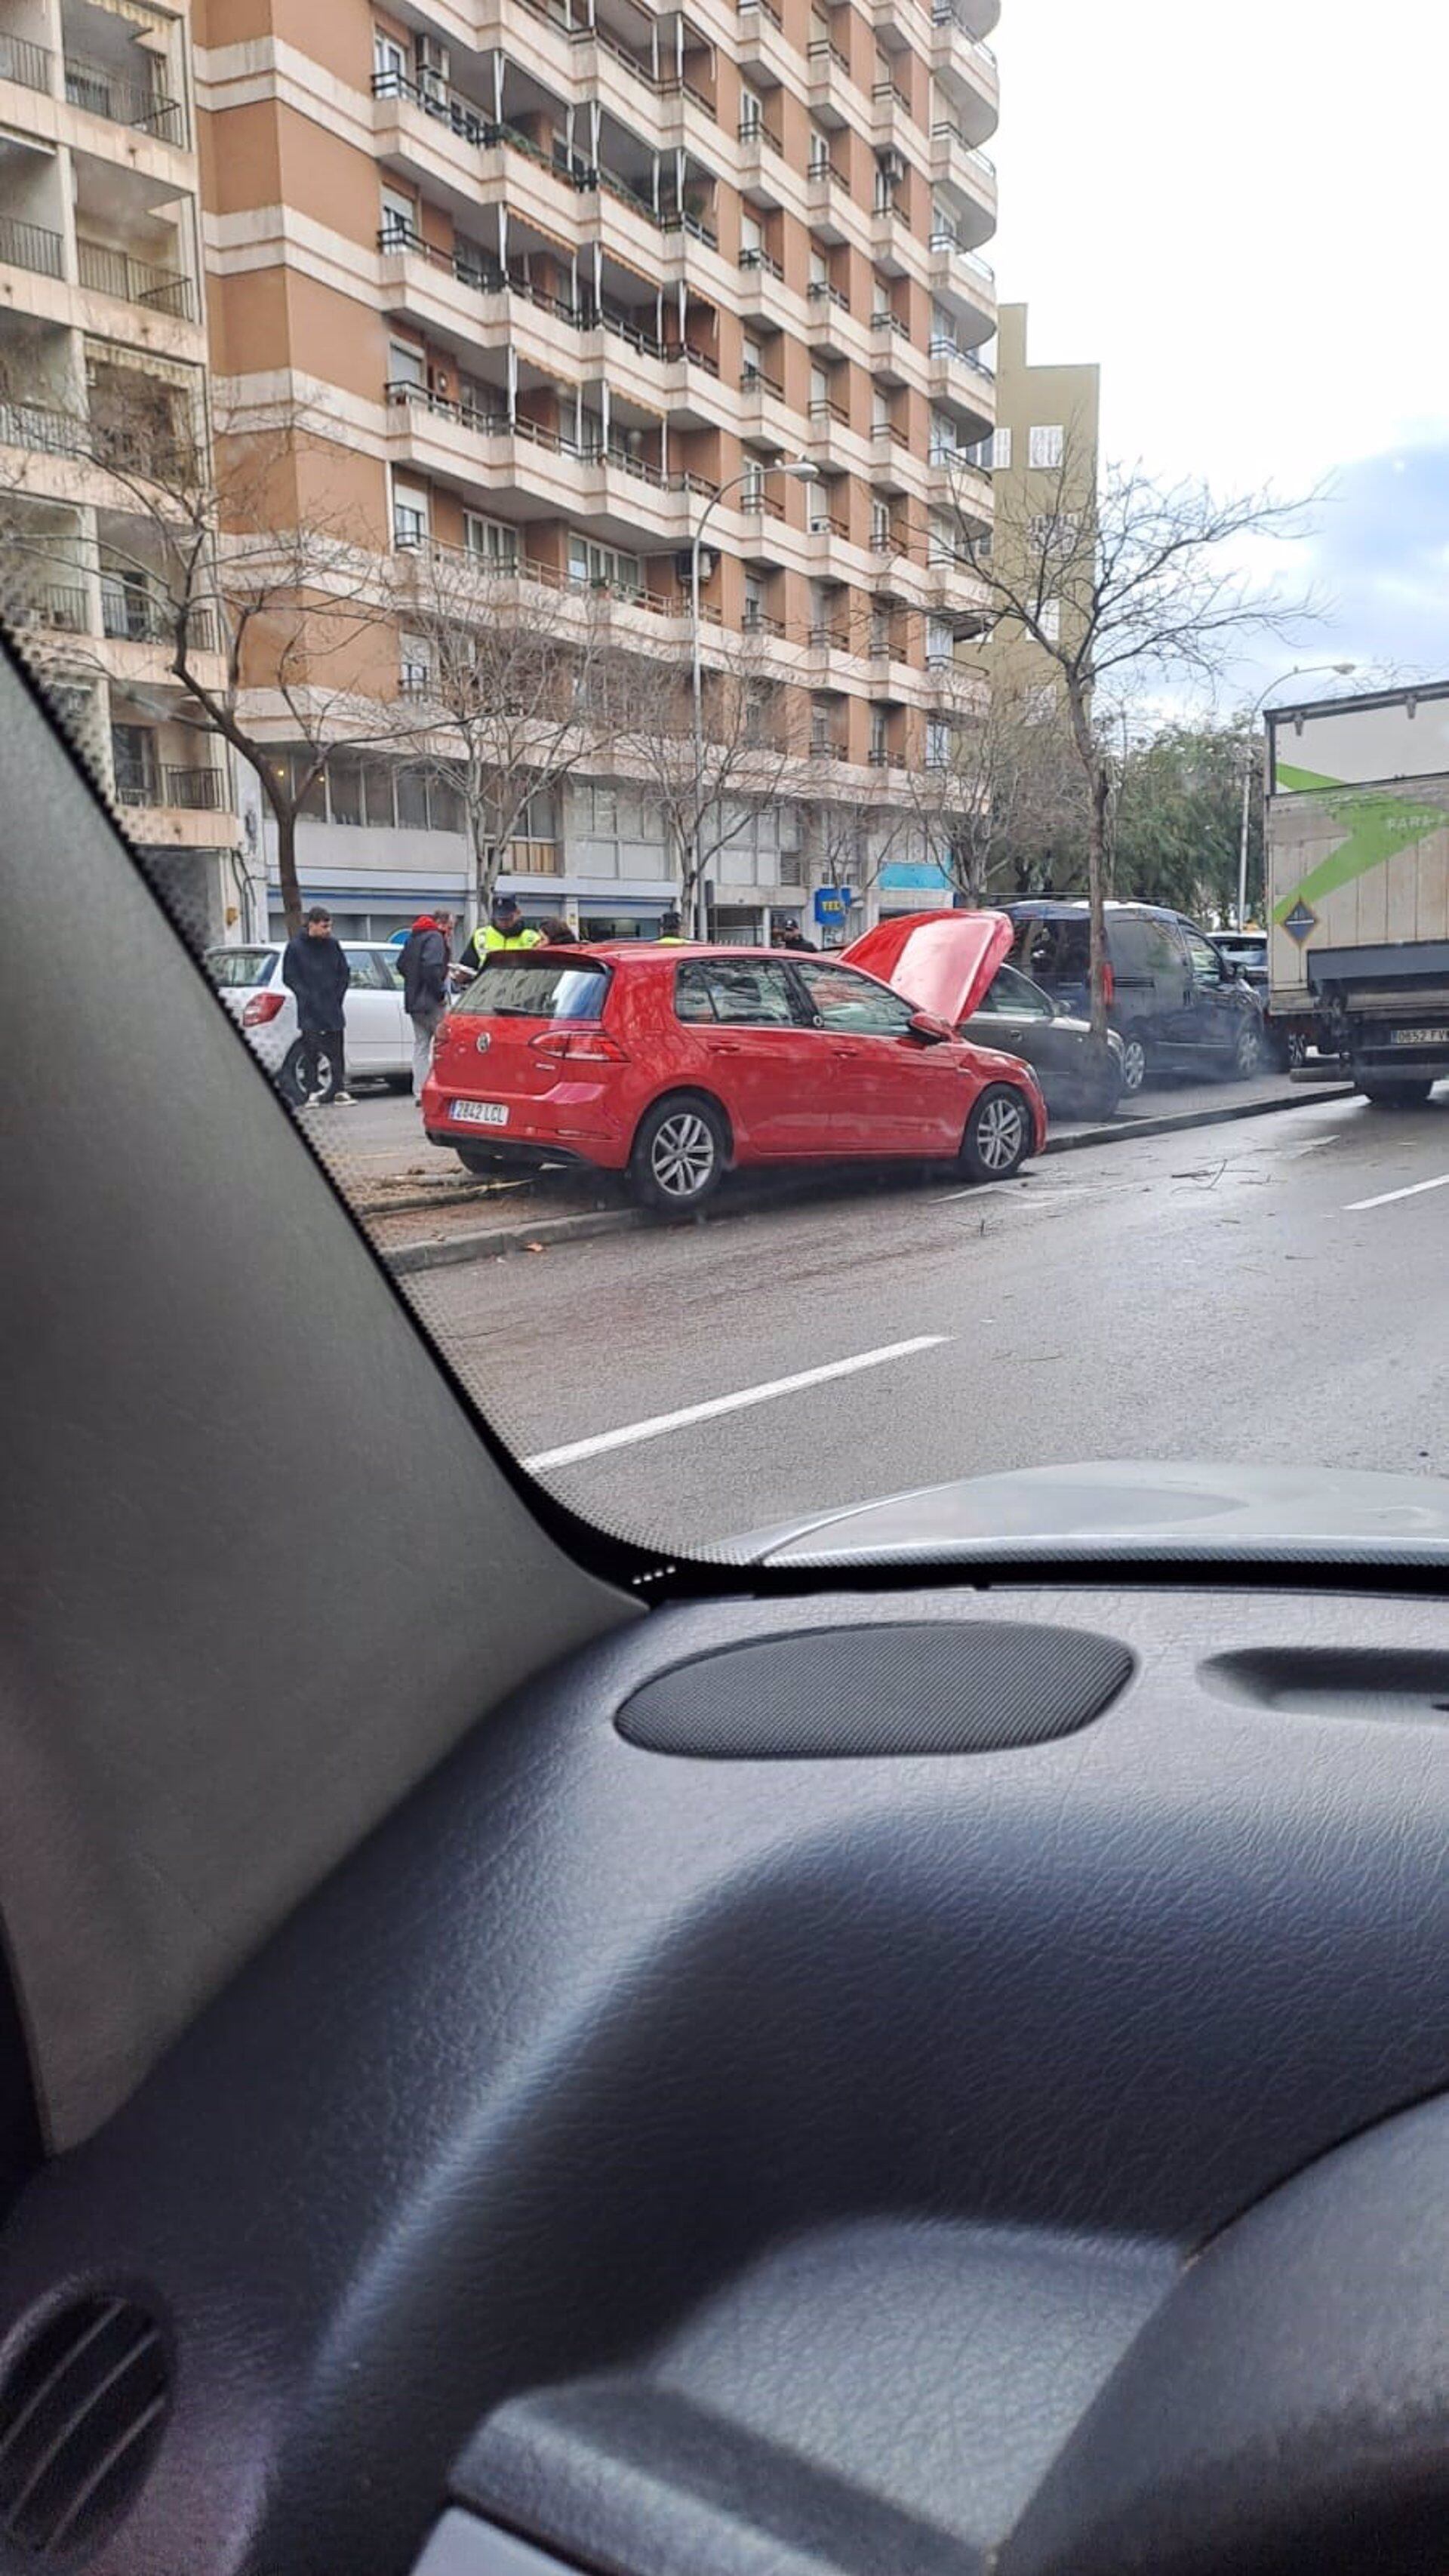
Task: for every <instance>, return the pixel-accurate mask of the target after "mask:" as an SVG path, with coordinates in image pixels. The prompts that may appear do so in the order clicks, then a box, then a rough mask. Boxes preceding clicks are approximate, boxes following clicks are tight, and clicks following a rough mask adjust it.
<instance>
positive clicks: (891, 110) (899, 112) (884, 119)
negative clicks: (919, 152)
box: [870, 80, 920, 148]
mask: <svg viewBox="0 0 1449 2576" xmlns="http://www.w3.org/2000/svg"><path fill="white" fill-rule="evenodd" d="M870 130H871V141H872V142H873V143H874V144H875V145H876V146H877V148H879V147H881V146H883V145H885V144H892V143H893V144H896V145H897V146H901V145H907V144H910V143H917V144H918V143H919V141H920V137H919V134H918V133H917V131H916V128H915V121H914V119H913V117H912V115H911V102H910V100H909V98H908V97H907V95H906V93H905V91H904V90H903V89H902V88H901V85H900V83H899V81H893V80H878V81H872V83H871V90H870Z"/></svg>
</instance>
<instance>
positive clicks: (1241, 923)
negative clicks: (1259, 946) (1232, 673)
mask: <svg viewBox="0 0 1449 2576" xmlns="http://www.w3.org/2000/svg"><path fill="white" fill-rule="evenodd" d="M1357 669H1358V664H1357V663H1356V662H1295V664H1294V666H1293V668H1292V670H1291V671H1280V672H1279V674H1278V677H1277V679H1276V680H1270V681H1269V682H1268V685H1267V687H1266V688H1265V689H1260V690H1259V692H1258V695H1257V697H1256V698H1255V699H1254V701H1253V703H1252V706H1251V707H1250V708H1249V710H1248V725H1249V733H1248V748H1247V754H1246V757H1245V759H1244V761H1243V813H1242V820H1241V822H1240V824H1239V826H1238V928H1239V929H1240V930H1244V929H1246V927H1247V921H1248V810H1249V802H1250V799H1251V796H1252V792H1253V734H1252V730H1251V728H1252V727H1253V726H1254V725H1255V724H1256V723H1257V721H1258V718H1259V716H1260V715H1261V714H1262V712H1263V708H1264V706H1265V704H1266V702H1267V700H1268V699H1269V698H1271V696H1272V694H1273V691H1274V690H1275V689H1281V688H1284V687H1285V686H1286V685H1287V683H1288V681H1289V680H1312V679H1316V678H1317V676H1318V674H1319V673H1320V672H1321V671H1333V672H1335V673H1336V674H1337V676H1338V678H1339V679H1340V680H1346V679H1347V678H1348V676H1349V673H1350V672H1351V671H1356V670H1357Z"/></svg>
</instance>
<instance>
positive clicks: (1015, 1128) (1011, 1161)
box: [959, 1082, 1032, 1181]
mask: <svg viewBox="0 0 1449 2576" xmlns="http://www.w3.org/2000/svg"><path fill="white" fill-rule="evenodd" d="M1031 1143H1032V1121H1031V1110H1030V1108H1029V1107H1028V1105H1027V1102H1026V1100H1025V1098H1024V1097H1023V1095H1022V1093H1021V1092H1019V1091H1016V1090H1014V1089H1013V1087H1012V1085H1011V1084H1010V1083H1009V1082H993V1083H992V1084H991V1085H990V1087H989V1088H988V1089H987V1090H985V1091H983V1092H982V1094H981V1097H980V1099H979V1100H978V1101H977V1102H976V1103H975V1105H974V1107H973V1108H972V1111H971V1115H970V1117H969V1118H968V1119H967V1121H966V1133H965V1135H964V1136H963V1137H962V1139H961V1152H960V1158H959V1159H960V1164H961V1169H962V1171H963V1172H965V1173H966V1174H967V1175H968V1176H969V1178H970V1179H972V1180H973V1181H1009V1180H1010V1178H1011V1176H1012V1173H1013V1172H1015V1171H1017V1170H1019V1169H1020V1166H1021V1165H1022V1164H1023V1163H1024V1162H1025V1160H1026V1158H1027V1155H1028V1154H1029V1153H1030V1151H1031Z"/></svg>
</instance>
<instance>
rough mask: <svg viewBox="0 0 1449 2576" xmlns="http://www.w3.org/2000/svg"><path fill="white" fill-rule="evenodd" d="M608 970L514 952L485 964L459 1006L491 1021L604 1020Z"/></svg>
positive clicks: (593, 964) (594, 961) (595, 964)
mask: <svg viewBox="0 0 1449 2576" xmlns="http://www.w3.org/2000/svg"><path fill="white" fill-rule="evenodd" d="M608 990H609V969H608V967H607V966H604V965H601V964H600V963H599V962H598V960H597V959H596V958H590V959H589V961H588V963H587V964H586V965H584V964H580V963H578V962H576V961H571V962H570V963H569V964H568V965H564V964H562V963H561V961H560V960H559V959H558V958H557V957H529V956H522V957H520V956H516V955H515V956H512V957H509V958H508V959H507V960H506V962H504V961H501V960H500V961H497V962H493V963H490V964H489V965H487V966H485V967H484V969H483V972H482V974H481V975H479V976H478V977H477V978H476V979H475V981H474V982H473V983H471V984H470V985H469V987H468V990H467V992H466V993H465V994H464V995H463V996H462V999H461V1000H460V1001H459V1003H458V1004H457V1008H458V1009H459V1010H460V1011H467V1012H470V1013H476V1014H477V1015H478V1017H479V1018H487V1019H490V1020H500V1019H501V1020H597V1019H602V1017H603V1012H604V1002H605V999H606V997H607V994H608Z"/></svg>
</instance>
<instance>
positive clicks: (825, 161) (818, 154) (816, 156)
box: [808, 125, 830, 179]
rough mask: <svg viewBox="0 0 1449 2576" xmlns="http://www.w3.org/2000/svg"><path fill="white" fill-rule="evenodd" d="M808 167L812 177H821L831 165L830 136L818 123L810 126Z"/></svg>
mask: <svg viewBox="0 0 1449 2576" xmlns="http://www.w3.org/2000/svg"><path fill="white" fill-rule="evenodd" d="M808 167H809V172H810V176H811V178H812V179H819V178H821V177H822V176H823V174H824V173H825V172H826V171H827V170H828V169H829V167H830V137H829V135H828V134H823V133H822V132H821V130H820V127H819V126H818V125H812V126H811V128H810V160H809V164H808Z"/></svg>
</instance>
